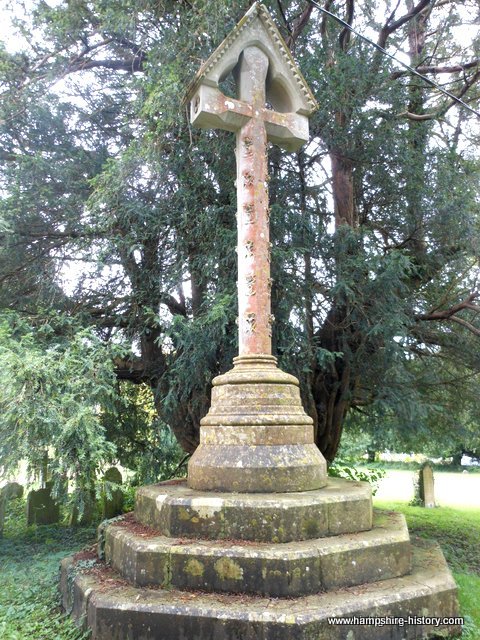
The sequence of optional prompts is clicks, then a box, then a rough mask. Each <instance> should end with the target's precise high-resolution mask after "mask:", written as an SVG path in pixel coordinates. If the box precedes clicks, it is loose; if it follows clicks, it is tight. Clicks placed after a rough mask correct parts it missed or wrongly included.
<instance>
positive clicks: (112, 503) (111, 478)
mask: <svg viewBox="0 0 480 640" xmlns="http://www.w3.org/2000/svg"><path fill="white" fill-rule="evenodd" d="M103 480H104V482H109V483H111V484H118V485H121V484H122V482H123V479H122V474H121V473H120V471H119V470H118V469H117V467H110V469H107V471H105V475H104V476H103ZM123 502H124V495H123V491H122V490H121V489H120V488H118V489H116V488H112V487H110V495H109V493H108V492H107V490H106V489H104V490H103V493H102V518H103V519H110V518H115V516H118V515H120V514H121V513H123Z"/></svg>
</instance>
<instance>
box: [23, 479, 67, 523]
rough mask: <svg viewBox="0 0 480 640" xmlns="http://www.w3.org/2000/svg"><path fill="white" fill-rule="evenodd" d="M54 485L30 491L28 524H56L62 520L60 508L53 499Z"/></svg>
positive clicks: (48, 483) (49, 484) (50, 483)
mask: <svg viewBox="0 0 480 640" xmlns="http://www.w3.org/2000/svg"><path fill="white" fill-rule="evenodd" d="M52 489H53V483H52V482H47V484H46V485H45V487H44V488H43V489H38V490H37V491H30V493H29V494H28V497H27V524H28V525H31V524H55V523H56V522H58V521H59V520H60V506H59V505H58V504H57V503H56V502H55V500H54V499H53V497H52Z"/></svg>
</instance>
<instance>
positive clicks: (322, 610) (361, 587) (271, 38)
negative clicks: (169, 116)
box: [61, 2, 458, 640]
mask: <svg viewBox="0 0 480 640" xmlns="http://www.w3.org/2000/svg"><path fill="white" fill-rule="evenodd" d="M230 73H233V75H234V78H235V79H236V85H237V96H236V98H231V97H229V96H225V95H224V94H223V93H222V92H221V89H220V85H221V83H222V81H223V80H224V79H225V78H226V77H227V76H228V75H229V74H230ZM188 97H189V100H190V112H191V120H192V123H193V124H194V125H198V126H202V127H206V128H220V129H226V130H227V131H232V132H235V134H236V158H237V200H238V201H237V218H238V243H237V249H238V308H239V319H238V326H239V355H238V356H237V357H236V358H235V359H234V362H233V368H232V369H231V370H230V371H228V372H227V373H225V374H223V375H220V376H218V377H217V378H215V379H214V380H213V389H212V401H211V407H210V410H209V412H208V414H207V415H206V416H205V417H204V418H203V420H202V421H201V429H200V445H199V447H198V448H197V450H196V452H195V453H194V455H193V456H192V458H191V460H190V463H189V467H188V479H187V481H186V482H184V481H181V480H177V481H173V482H166V483H160V484H157V485H152V486H147V487H141V488H140V489H139V490H138V491H137V495H136V504H135V513H134V514H133V517H128V518H125V519H123V521H121V522H118V521H117V522H115V521H112V522H110V523H107V524H106V525H105V527H103V528H102V533H101V536H102V537H101V539H100V540H99V546H100V547H101V549H103V550H104V555H105V559H106V561H107V563H108V569H105V572H106V573H105V574H104V576H103V577H102V573H101V571H102V570H101V568H97V569H96V571H95V572H93V573H91V574H88V573H85V572H83V573H82V572H80V573H78V572H77V573H78V575H77V576H76V578H75V579H74V581H73V583H74V584H73V590H72V589H70V588H69V584H71V582H72V581H71V579H70V576H71V575H72V573H73V574H75V572H76V569H75V558H67V559H65V560H64V561H63V563H62V571H61V576H62V577H61V589H62V594H63V604H64V607H65V608H66V609H69V608H70V607H73V611H74V616H75V617H76V619H77V620H86V621H87V624H88V626H89V627H90V628H91V630H92V635H93V638H94V640H111V638H116V640H131V639H132V638H142V640H184V639H185V638H189V639H190V640H238V639H239V638H242V640H256V639H258V638H264V639H265V640H267V639H268V640H313V639H315V640H353V639H355V640H367V639H368V640H387V639H388V640H401V639H403V638H406V637H409V638H410V637H411V638H414V637H415V638H421V637H427V636H430V635H435V634H438V631H439V628H437V627H434V626H433V625H431V624H428V623H423V624H422V623H419V622H418V618H419V617H420V616H430V617H434V616H438V617H444V616H447V617H449V616H452V617H453V616H455V615H457V607H458V605H457V601H456V587H455V583H454V581H453V578H452V576H451V574H450V572H449V570H448V568H447V567H446V565H445V561H444V559H443V556H442V554H441V551H440V549H439V548H438V546H436V545H435V544H430V545H427V546H424V545H421V546H419V545H412V543H411V541H410V539H409V535H408V530H407V527H406V524H405V519H404V518H403V516H402V515H399V514H394V513H391V512H385V513H378V514H375V516H374V517H373V513H372V502H371V489H370V486H369V485H368V483H362V482H352V481H347V480H344V479H341V478H328V477H327V474H326V465H325V460H324V458H323V456H322V455H321V453H320V451H319V450H318V449H317V447H316V446H315V444H314V438H313V424H312V420H311V418H310V417H309V416H308V415H307V414H306V413H305V411H304V409H303V406H302V403H301V399H300V393H299V382H298V380H297V379H296V378H295V377H294V376H292V375H290V374H288V373H285V372H283V371H281V370H280V369H279V368H278V367H277V361H276V358H275V357H274V356H273V355H272V353H271V331H272V324H273V322H274V318H273V316H272V314H271V306H270V287H271V278H270V238H269V207H268V175H267V142H268V141H270V142H271V143H274V144H277V145H280V146H281V147H283V148H285V149H287V150H289V151H294V150H298V149H299V148H300V146H301V145H302V144H303V143H304V142H306V141H307V140H308V118H309V116H310V115H311V113H312V112H313V111H314V110H315V108H316V102H315V99H314V97H313V95H312V93H311V91H310V89H309V87H308V85H307V83H306V81H305V79H304V78H303V76H302V75H301V73H300V71H299V69H298V67H297V66H296V63H295V62H294V60H293V58H292V56H291V54H290V52H289V50H288V48H287V46H286V44H285V42H284V41H283V40H282V37H281V35H280V33H279V32H278V30H277V28H276V26H275V24H274V22H273V20H272V19H271V17H270V15H269V14H268V12H267V10H266V9H265V7H263V5H262V4H260V3H258V2H256V3H255V4H254V5H253V6H252V7H251V8H250V10H249V11H248V12H247V14H246V15H245V16H244V18H243V19H242V20H241V21H240V22H239V24H238V25H237V26H236V27H235V29H234V30H233V31H232V32H231V33H230V34H229V35H228V36H227V38H226V39H225V40H224V42H223V43H221V44H220V46H219V47H218V48H217V50H216V51H215V52H214V53H213V54H212V55H211V57H210V58H209V59H208V60H207V61H206V62H205V63H204V65H203V66H202V68H201V69H200V71H199V73H198V74H197V76H196V78H195V80H194V81H193V83H192V85H191V87H190V89H189V91H188ZM112 572H116V573H113V579H112ZM122 581H123V583H122ZM112 583H113V584H112ZM109 584H111V585H112V586H109ZM356 587H358V588H356ZM239 594H240V595H239ZM333 616H336V617H347V616H348V617H351V616H356V617H359V618H365V617H369V616H376V617H379V618H380V617H384V618H385V617H387V616H388V617H390V618H393V617H399V618H400V617H401V618H402V619H406V620H407V619H408V616H410V617H411V618H412V617H415V618H417V624H412V623H411V622H406V623H405V624H404V625H392V624H384V625H383V626H382V625H380V624H378V625H366V624H364V625H362V624H358V625H355V624H353V625H352V624H345V625H342V624H337V625H335V624H332V623H331V622H330V619H331V617H333ZM445 629H448V631H450V632H455V631H458V627H456V626H455V624H454V623H446V624H445V625H444V627H443V629H442V632H443V631H445Z"/></svg>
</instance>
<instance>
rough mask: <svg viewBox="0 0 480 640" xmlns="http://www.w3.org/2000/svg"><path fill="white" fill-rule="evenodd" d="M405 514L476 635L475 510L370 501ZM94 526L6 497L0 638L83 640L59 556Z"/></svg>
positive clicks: (479, 540)
mask: <svg viewBox="0 0 480 640" xmlns="http://www.w3.org/2000/svg"><path fill="white" fill-rule="evenodd" d="M375 506H376V507H379V508H381V509H390V510H395V511H401V512H402V513H404V514H405V516H406V518H407V522H408V525H409V528H410V531H411V533H413V534H414V535H419V536H423V537H426V538H436V539H437V540H438V542H439V543H440V545H441V546H442V549H443V551H444V553H445V556H446V558H447V560H448V562H449V564H450V567H451V568H452V571H453V573H454V576H455V579H456V581H457V584H458V586H459V597H460V606H461V615H463V616H464V617H465V619H466V625H465V629H464V634H463V640H479V639H480V510H478V509H466V508H461V509H455V508H447V507H444V508H436V509H423V508H421V507H411V506H408V505H407V504H406V503H405V502H403V503H402V502H385V501H379V500H376V501H375ZM94 536H95V531H94V529H70V528H67V527H62V526H51V527H29V528H27V527H26V525H25V516H24V503H23V502H22V501H20V500H15V501H12V502H11V503H10V505H9V510H8V513H7V521H6V527H5V535H4V538H3V539H0V638H1V639H2V640H27V638H28V639H31V640H84V639H86V638H87V637H88V635H85V634H82V633H81V632H79V631H78V629H77V628H76V627H75V626H74V624H73V623H72V622H71V620H70V619H69V618H68V617H66V616H65V615H64V614H63V613H62V612H61V610H60V608H59V599H58V592H57V578H58V565H59V562H60V560H61V559H62V558H63V557H65V556H66V555H69V554H70V553H73V552H75V551H77V550H79V549H80V548H81V547H83V546H85V544H87V543H90V542H92V540H93V539H94Z"/></svg>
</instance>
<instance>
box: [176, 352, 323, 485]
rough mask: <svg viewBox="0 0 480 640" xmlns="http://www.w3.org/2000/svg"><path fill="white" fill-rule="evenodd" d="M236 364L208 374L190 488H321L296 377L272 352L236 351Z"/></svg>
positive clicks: (318, 464)
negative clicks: (209, 396)
mask: <svg viewBox="0 0 480 640" xmlns="http://www.w3.org/2000/svg"><path fill="white" fill-rule="evenodd" d="M234 365H235V366H234V368H233V369H232V370H231V371H228V372H227V373H226V374H224V375H222V376H218V377H217V378H215V379H214V380H213V390H212V403H211V407H210V410H209V412H208V414H207V415H206V416H205V417H204V418H203V419H202V421H201V428H200V446H199V447H198V448H197V450H196V451H195V453H194V455H193V456H192V458H191V460H190V462H189V466H188V483H189V486H190V487H192V488H193V489H197V490H199V491H235V492H267V493H271V492H279V493H284V492H287V491H310V490H313V489H318V488H320V487H322V486H325V484H326V481H327V470H326V463H325V460H324V458H323V456H322V454H321V453H320V451H319V450H318V448H317V447H316V445H315V444H314V442H313V426H312V424H313V423H312V419H311V418H310V417H309V416H307V414H306V413H305V411H304V410H303V406H302V402H301V399H300V390H299V383H298V380H297V379H296V378H295V377H294V376H292V375H290V374H288V373H284V372H283V371H281V370H280V369H278V368H277V366H276V359H275V358H274V357H273V356H267V355H257V356H249V357H239V358H235V359H234Z"/></svg>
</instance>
